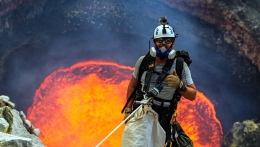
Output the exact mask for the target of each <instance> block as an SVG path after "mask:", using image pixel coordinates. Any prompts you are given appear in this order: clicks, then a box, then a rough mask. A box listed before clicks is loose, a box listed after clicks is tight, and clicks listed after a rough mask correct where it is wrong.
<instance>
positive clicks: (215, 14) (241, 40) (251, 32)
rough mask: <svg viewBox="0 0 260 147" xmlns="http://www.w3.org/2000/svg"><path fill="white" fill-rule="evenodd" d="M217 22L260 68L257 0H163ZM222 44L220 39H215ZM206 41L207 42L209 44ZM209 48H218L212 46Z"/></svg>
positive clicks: (236, 45) (259, 17)
mask: <svg viewBox="0 0 260 147" xmlns="http://www.w3.org/2000/svg"><path fill="white" fill-rule="evenodd" d="M161 1H163V2H165V3H166V4H168V5H169V6H171V7H172V8H176V9H179V10H181V11H183V12H187V13H190V14H192V15H194V16H196V17H198V18H200V19H201V20H204V21H206V22H209V23H210V24H213V25H215V26H216V27H218V28H219V30H220V31H221V32H222V33H223V34H222V35H223V38H224V40H225V41H226V42H227V43H229V44H231V45H232V46H234V47H235V48H236V49H237V51H238V52H239V53H240V54H241V55H243V56H246V57H247V58H248V59H250V60H251V62H252V63H253V64H255V65H256V66H258V69H259V71H260V31H259V30H260V28H259V27H260V12H259V4H260V2H259V1H257V0H253V1H246V0H228V1H223V0H222V1H217V0H161ZM213 41H214V42H216V43H217V44H218V39H215V40H213ZM205 45H206V44H205ZM209 48H215V47H213V46H209Z"/></svg>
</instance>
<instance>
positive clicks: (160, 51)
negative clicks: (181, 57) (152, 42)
mask: <svg viewBox="0 0 260 147" xmlns="http://www.w3.org/2000/svg"><path fill="white" fill-rule="evenodd" d="M150 55H151V56H152V57H159V58H160V59H165V58H168V59H173V58H174V57H175V55H176V51H175V50H174V49H167V48H165V47H164V46H163V47H161V48H157V47H151V48H150Z"/></svg>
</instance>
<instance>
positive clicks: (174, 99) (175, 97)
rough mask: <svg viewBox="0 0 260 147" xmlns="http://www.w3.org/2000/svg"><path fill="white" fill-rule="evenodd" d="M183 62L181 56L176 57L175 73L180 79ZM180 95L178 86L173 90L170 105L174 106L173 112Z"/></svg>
mask: <svg viewBox="0 0 260 147" xmlns="http://www.w3.org/2000/svg"><path fill="white" fill-rule="evenodd" d="M183 62H184V59H183V58H182V57H177V59H176V72H177V75H178V77H179V79H180V80H181V79H182V70H183ZM181 96H182V95H181V93H180V91H179V88H177V89H176V90H175V92H174V94H173V96H172V105H173V108H174V112H175V111H176V110H177V105H178V102H179V100H180V98H181ZM174 112H173V113H174Z"/></svg>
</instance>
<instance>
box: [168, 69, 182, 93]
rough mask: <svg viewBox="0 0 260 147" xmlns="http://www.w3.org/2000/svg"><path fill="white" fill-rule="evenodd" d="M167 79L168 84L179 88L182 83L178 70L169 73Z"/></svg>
mask: <svg viewBox="0 0 260 147" xmlns="http://www.w3.org/2000/svg"><path fill="white" fill-rule="evenodd" d="M166 81H167V84H168V86H170V87H172V88H175V89H177V88H178V87H179V85H180V82H181V80H180V79H179V77H178V75H177V74H176V71H174V72H173V74H172V75H168V76H167V77H166Z"/></svg>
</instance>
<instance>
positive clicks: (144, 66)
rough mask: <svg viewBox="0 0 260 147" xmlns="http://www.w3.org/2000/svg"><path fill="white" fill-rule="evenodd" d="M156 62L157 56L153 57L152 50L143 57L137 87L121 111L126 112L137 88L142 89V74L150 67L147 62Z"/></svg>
mask: <svg viewBox="0 0 260 147" xmlns="http://www.w3.org/2000/svg"><path fill="white" fill-rule="evenodd" d="M152 61H153V62H154V61H155V57H152V56H151V55H150V52H148V53H147V54H146V55H145V57H144V58H143V60H142V62H141V64H140V67H139V71H138V78H137V80H138V83H137V87H136V88H135V90H134V91H133V92H132V93H131V95H130V96H129V97H128V98H127V101H126V104H125V105H124V107H123V109H122V110H121V113H123V112H124V110H125V108H126V106H127V105H128V103H129V102H130V101H131V100H132V99H133V98H135V96H134V94H135V93H136V91H137V90H139V89H140V86H141V78H142V75H143V73H144V71H146V70H147V69H148V64H147V63H151V62H152Z"/></svg>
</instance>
